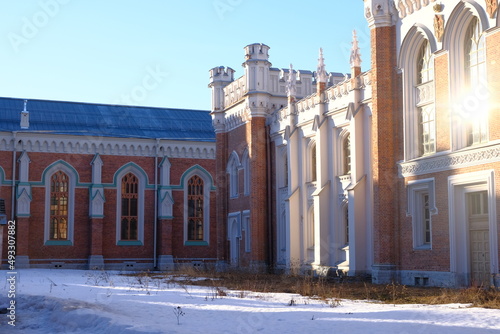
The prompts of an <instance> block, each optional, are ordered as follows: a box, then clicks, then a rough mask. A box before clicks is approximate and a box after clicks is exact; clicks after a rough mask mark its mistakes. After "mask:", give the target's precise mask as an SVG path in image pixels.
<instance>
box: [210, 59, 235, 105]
mask: <svg viewBox="0 0 500 334" xmlns="http://www.w3.org/2000/svg"><path fill="white" fill-rule="evenodd" d="M209 72H210V83H209V84H208V87H210V88H212V111H218V110H223V109H224V91H223V89H224V87H226V86H227V85H228V84H230V83H231V82H233V81H234V70H233V69H232V68H231V67H224V66H219V67H214V68H212V69H211V70H210V71H209Z"/></svg>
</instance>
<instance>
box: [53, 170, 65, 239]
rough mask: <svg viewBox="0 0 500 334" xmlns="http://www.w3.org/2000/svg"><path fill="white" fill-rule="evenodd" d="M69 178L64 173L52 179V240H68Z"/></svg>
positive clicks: (56, 174) (60, 172) (55, 175)
mask: <svg viewBox="0 0 500 334" xmlns="http://www.w3.org/2000/svg"><path fill="white" fill-rule="evenodd" d="M68 200H69V178H68V175H66V174H65V173H64V172H62V171H58V172H56V173H54V174H53V175H52V176H51V178H50V231H49V233H50V234H49V239H50V240H67V239H68V203H69V201H68Z"/></svg>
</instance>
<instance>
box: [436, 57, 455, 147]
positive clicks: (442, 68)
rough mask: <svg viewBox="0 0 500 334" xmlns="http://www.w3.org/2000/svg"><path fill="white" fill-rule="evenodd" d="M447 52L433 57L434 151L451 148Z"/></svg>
mask: <svg viewBox="0 0 500 334" xmlns="http://www.w3.org/2000/svg"><path fill="white" fill-rule="evenodd" d="M448 65H449V64H448V53H444V54H440V55H439V56H437V57H435V58H434V69H435V75H434V83H435V85H436V86H435V87H436V102H435V108H436V109H435V110H436V152H441V151H447V150H449V149H451V144H450V121H451V120H450V112H451V109H450V97H449V87H450V84H449V73H448Z"/></svg>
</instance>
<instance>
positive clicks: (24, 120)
mask: <svg viewBox="0 0 500 334" xmlns="http://www.w3.org/2000/svg"><path fill="white" fill-rule="evenodd" d="M27 105H28V100H24V110H23V111H21V129H24V130H26V129H29V127H30V112H29V111H28V110H27V109H26V107H27Z"/></svg>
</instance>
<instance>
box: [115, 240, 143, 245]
mask: <svg viewBox="0 0 500 334" xmlns="http://www.w3.org/2000/svg"><path fill="white" fill-rule="evenodd" d="M117 245H118V246H144V245H143V244H142V241H140V240H119V241H118V242H117Z"/></svg>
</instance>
